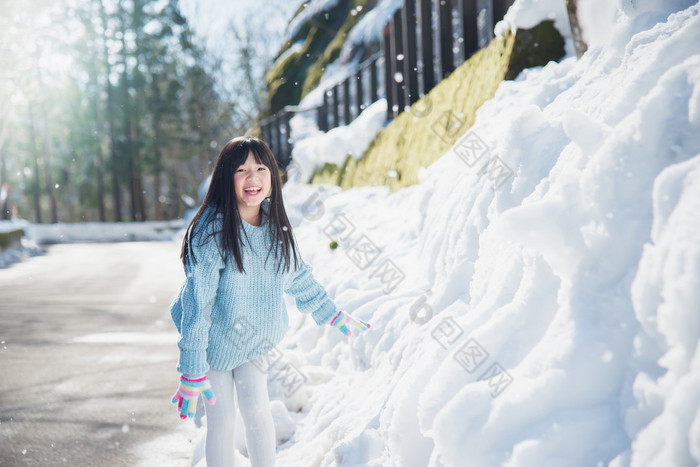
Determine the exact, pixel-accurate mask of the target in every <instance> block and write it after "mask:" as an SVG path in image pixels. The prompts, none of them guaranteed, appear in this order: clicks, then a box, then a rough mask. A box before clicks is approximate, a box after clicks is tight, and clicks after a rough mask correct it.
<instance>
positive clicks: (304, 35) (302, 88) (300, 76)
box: [265, 0, 376, 114]
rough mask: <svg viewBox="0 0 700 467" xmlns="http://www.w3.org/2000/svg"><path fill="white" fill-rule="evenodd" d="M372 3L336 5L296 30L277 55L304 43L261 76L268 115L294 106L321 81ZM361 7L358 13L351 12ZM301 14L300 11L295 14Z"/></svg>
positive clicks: (355, 1)
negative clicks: (267, 103) (263, 82)
mask: <svg viewBox="0 0 700 467" xmlns="http://www.w3.org/2000/svg"><path fill="white" fill-rule="evenodd" d="M375 4H376V0H353V1H350V2H338V4H337V5H336V6H334V7H333V8H331V9H330V10H328V11H325V12H322V13H319V14H317V15H314V16H313V17H312V18H311V19H310V20H309V21H307V22H306V23H305V24H304V25H302V26H301V27H300V28H299V31H298V32H297V33H296V34H295V35H294V37H292V38H290V40H289V41H288V42H287V43H286V44H285V46H284V47H283V48H282V49H281V50H280V52H279V53H278V55H277V56H278V57H280V56H282V55H283V54H284V53H285V51H286V50H288V49H289V47H292V45H293V44H296V43H298V42H300V41H302V40H303V41H304V44H303V46H302V47H301V49H300V50H298V51H297V52H295V53H291V54H289V55H288V56H286V57H285V58H284V60H281V61H279V60H278V61H277V62H276V63H275V65H274V66H273V67H272V68H271V69H270V70H269V71H268V72H267V74H266V75H265V80H266V82H267V87H268V91H269V94H268V95H269V97H268V99H269V113H270V114H272V113H275V112H276V111H278V110H280V109H282V108H283V107H284V106H286V105H296V104H298V103H299V102H300V101H301V99H302V98H303V97H304V96H305V95H306V94H308V93H309V92H310V91H311V90H313V89H314V88H316V86H317V85H318V83H319V82H320V81H321V77H322V76H323V72H324V71H325V69H326V66H327V65H328V64H329V63H331V62H333V61H334V60H336V59H337V58H338V56H339V54H340V50H341V48H342V46H343V44H344V42H345V39H346V37H347V34H348V33H349V32H350V29H352V27H353V26H354V25H355V24H356V23H357V21H358V20H359V19H360V18H362V16H363V15H364V13H365V12H366V11H369V10H370V9H371V7H372V6H374V5H375ZM358 6H361V7H362V9H361V10H360V11H359V13H357V14H355V15H352V14H351V11H353V10H354V9H356V8H357V7H358ZM300 11H302V8H300V9H299V10H298V11H297V14H298V13H299V12H300Z"/></svg>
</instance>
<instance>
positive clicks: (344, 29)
mask: <svg viewBox="0 0 700 467" xmlns="http://www.w3.org/2000/svg"><path fill="white" fill-rule="evenodd" d="M374 3H376V2H375V1H374V0H354V1H353V2H352V9H355V8H357V7H358V6H361V7H362V9H361V10H360V12H359V13H357V14H355V15H352V14H348V15H347V17H346V18H345V22H344V23H343V25H342V26H341V27H340V29H339V30H338V33H337V34H336V35H335V37H334V38H333V40H332V41H331V42H330V43H329V44H328V46H327V47H326V50H324V51H323V54H322V55H321V56H320V57H319V59H318V60H316V61H315V62H314V63H313V64H312V65H311V66H310V67H309V69H308V72H307V74H306V79H305V80H304V86H303V90H302V97H303V96H305V95H306V94H308V93H309V92H310V91H312V90H313V89H315V88H316V87H317V86H318V83H319V82H321V78H322V77H323V72H324V70H325V69H326V66H328V64H330V63H333V62H334V61H335V60H336V59H337V58H338V57H339V56H340V50H341V49H342V48H343V44H344V43H345V39H346V38H347V36H348V34H349V33H350V30H351V29H352V28H353V26H355V24H357V22H358V21H359V20H360V18H362V16H363V15H364V12H365V11H367V10H369V9H370V7H371V6H372V5H373V4H374Z"/></svg>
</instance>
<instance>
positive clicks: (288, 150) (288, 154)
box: [282, 112, 292, 168]
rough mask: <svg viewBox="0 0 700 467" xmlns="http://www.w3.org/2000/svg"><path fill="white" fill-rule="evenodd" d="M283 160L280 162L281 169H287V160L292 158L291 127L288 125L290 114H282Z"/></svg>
mask: <svg viewBox="0 0 700 467" xmlns="http://www.w3.org/2000/svg"><path fill="white" fill-rule="evenodd" d="M283 119H284V137H285V138H284V139H285V142H284V160H283V161H282V164H283V165H282V167H283V168H284V167H287V165H289V159H291V158H292V126H291V125H290V123H289V122H290V120H291V119H292V113H291V112H285V114H284V117H283Z"/></svg>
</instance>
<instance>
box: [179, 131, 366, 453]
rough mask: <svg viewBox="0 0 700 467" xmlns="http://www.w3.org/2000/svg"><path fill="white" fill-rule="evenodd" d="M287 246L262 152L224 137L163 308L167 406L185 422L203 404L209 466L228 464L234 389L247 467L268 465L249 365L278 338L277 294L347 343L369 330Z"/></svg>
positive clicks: (260, 385) (264, 398) (281, 318)
mask: <svg viewBox="0 0 700 467" xmlns="http://www.w3.org/2000/svg"><path fill="white" fill-rule="evenodd" d="M295 243H296V242H295V240H294V236H293V234H292V226H291V225H290V223H289V219H287V214H286V212H285V210H284V204H283V202H282V188H281V181H280V176H279V169H278V167H277V162H276V161H275V157H274V155H273V154H272V151H270V148H269V147H268V146H267V145H266V144H265V143H264V142H263V141H261V140H259V139H256V138H246V137H239V138H234V139H232V140H231V141H229V142H228V143H227V144H226V145H225V146H224V147H223V148H222V150H221V153H220V154H219V157H218V159H217V161H216V167H215V168H214V173H213V174H212V178H211V184H210V185H209V191H208V192H207V195H206V197H205V199H204V202H203V203H202V206H201V207H200V208H199V211H198V212H197V214H196V215H195V216H194V218H193V219H192V222H190V225H189V227H188V228H187V231H186V233H185V238H184V240H183V242H182V252H181V255H180V256H181V258H182V262H183V264H184V269H185V274H186V278H185V282H184V284H183V285H182V288H181V289H180V292H179V294H178V295H177V296H176V297H175V300H174V301H173V303H172V305H171V309H170V312H171V315H172V317H173V321H174V322H175V325H176V326H177V330H178V332H179V333H180V340H179V341H178V347H179V348H180V359H179V364H178V367H177V370H178V371H179V372H180V373H182V376H181V377H180V385H179V387H178V390H177V392H176V393H175V395H174V396H173V398H172V402H173V403H177V404H178V409H179V410H180V418H182V419H186V418H187V417H193V416H194V415H195V411H196V404H197V398H198V397H199V395H200V394H203V395H204V397H205V398H206V400H207V402H208V403H209V405H208V406H207V407H206V414H207V436H206V459H207V465H208V466H209V467H217V466H226V467H230V466H232V465H233V457H234V444H233V440H234V423H235V420H236V412H235V411H236V406H235V403H234V385H235V392H236V394H237V401H238V407H239V409H240V412H241V417H242V419H243V422H244V424H245V430H246V446H247V448H248V457H249V459H250V462H251V465H252V466H253V467H257V466H264V467H267V466H272V465H273V464H274V459H275V427H274V425H273V422H272V414H271V412H270V405H269V397H268V393H267V375H266V373H265V372H264V371H262V370H260V369H259V368H258V367H256V366H255V365H254V364H253V363H251V362H252V361H253V360H255V359H256V358H258V357H260V356H263V355H265V354H266V353H267V352H269V351H270V350H271V349H272V348H273V347H274V346H275V345H277V344H278V343H279V342H280V341H281V340H282V337H283V336H284V334H285V332H286V331H287V327H288V317H287V310H286V308H285V305H284V302H283V300H282V293H283V292H287V293H289V294H291V295H293V296H294V297H295V299H296V304H297V307H298V308H299V310H300V311H301V312H302V313H310V314H311V316H312V317H313V319H314V321H315V322H316V323H317V324H318V325H323V324H326V323H330V324H331V325H332V326H335V327H337V328H338V329H340V331H342V332H343V333H344V334H345V335H347V336H349V335H351V331H352V330H365V329H367V328H369V327H370V325H369V324H367V323H365V322H363V321H361V320H357V319H354V318H352V317H351V316H349V315H348V314H346V313H345V312H343V311H340V310H338V309H336V306H335V304H334V303H333V301H331V299H330V298H329V297H328V295H327V293H326V291H325V290H324V288H323V287H322V286H321V285H320V284H319V283H318V282H317V281H316V280H315V279H314V276H313V274H312V273H311V269H312V268H311V267H310V266H309V265H307V264H306V263H305V262H304V261H303V260H302V259H301V257H300V256H298V253H297V248H298V247H297V246H296V244H295ZM273 251H274V255H273V254H272V253H273ZM292 259H293V262H294V264H293V265H292ZM215 403H216V404H215Z"/></svg>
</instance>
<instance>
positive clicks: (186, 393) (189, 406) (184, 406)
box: [172, 375, 216, 420]
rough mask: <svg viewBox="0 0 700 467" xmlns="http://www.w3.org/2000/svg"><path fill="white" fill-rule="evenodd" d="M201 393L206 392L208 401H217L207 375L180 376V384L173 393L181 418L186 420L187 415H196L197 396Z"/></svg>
mask: <svg viewBox="0 0 700 467" xmlns="http://www.w3.org/2000/svg"><path fill="white" fill-rule="evenodd" d="M199 394H204V397H205V398H206V399H207V402H208V403H210V404H214V403H216V396H214V391H212V389H211V384H210V383H209V380H208V379H207V375H182V376H180V385H179V386H178V388H177V391H176V392H175V394H174V395H173V399H172V403H173V404H177V409H178V410H179V411H180V418H181V419H183V420H185V419H186V418H187V417H190V418H192V417H194V414H195V413H196V412H197V398H198V397H199Z"/></svg>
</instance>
